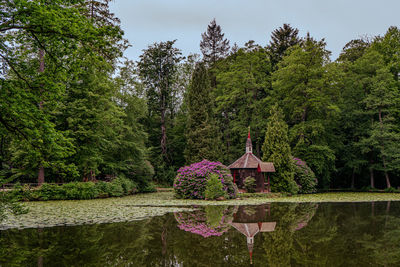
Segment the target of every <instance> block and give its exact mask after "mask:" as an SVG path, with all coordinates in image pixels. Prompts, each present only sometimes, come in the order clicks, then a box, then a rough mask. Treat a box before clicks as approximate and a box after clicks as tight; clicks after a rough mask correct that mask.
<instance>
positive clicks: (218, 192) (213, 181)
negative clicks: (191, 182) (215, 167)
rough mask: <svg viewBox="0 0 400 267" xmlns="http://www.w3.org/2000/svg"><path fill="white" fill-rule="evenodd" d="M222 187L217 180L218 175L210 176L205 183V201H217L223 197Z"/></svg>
mask: <svg viewBox="0 0 400 267" xmlns="http://www.w3.org/2000/svg"><path fill="white" fill-rule="evenodd" d="M223 188H224V186H223V184H222V182H221V180H220V179H219V177H218V175H216V174H211V175H210V178H209V179H208V181H207V185H206V190H205V197H206V198H207V199H217V198H219V197H223V196H225V191H224V189H223Z"/></svg>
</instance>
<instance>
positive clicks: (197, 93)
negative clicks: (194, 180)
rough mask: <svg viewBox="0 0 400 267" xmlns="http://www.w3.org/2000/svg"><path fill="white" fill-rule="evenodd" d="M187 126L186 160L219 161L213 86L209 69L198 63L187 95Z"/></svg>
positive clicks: (188, 161)
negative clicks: (212, 94) (212, 95)
mask: <svg viewBox="0 0 400 267" xmlns="http://www.w3.org/2000/svg"><path fill="white" fill-rule="evenodd" d="M187 109H188V113H187V124H186V131H185V135H186V140H187V146H186V150H185V159H186V162H187V163H194V162H199V161H202V160H203V159H208V160H210V161H216V160H217V159H218V154H219V151H218V148H217V142H216V140H217V139H218V136H217V132H216V128H215V123H214V119H213V118H214V116H213V113H212V112H213V101H212V98H211V85H210V79H209V76H208V71H207V68H206V67H205V64H204V63H198V64H197V65H196V69H195V71H194V73H193V78H192V81H191V84H190V86H189V90H188V93H187Z"/></svg>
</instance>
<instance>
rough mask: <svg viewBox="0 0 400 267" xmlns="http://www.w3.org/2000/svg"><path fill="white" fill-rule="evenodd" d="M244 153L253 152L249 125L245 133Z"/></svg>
mask: <svg viewBox="0 0 400 267" xmlns="http://www.w3.org/2000/svg"><path fill="white" fill-rule="evenodd" d="M246 153H253V146H252V144H251V138H250V126H249V133H248V134H247V141H246Z"/></svg>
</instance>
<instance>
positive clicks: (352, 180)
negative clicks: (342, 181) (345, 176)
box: [351, 167, 356, 189]
mask: <svg viewBox="0 0 400 267" xmlns="http://www.w3.org/2000/svg"><path fill="white" fill-rule="evenodd" d="M355 173H356V168H355V167H353V173H352V175H351V189H354V180H355Z"/></svg>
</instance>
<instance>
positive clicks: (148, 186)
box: [140, 183, 157, 193]
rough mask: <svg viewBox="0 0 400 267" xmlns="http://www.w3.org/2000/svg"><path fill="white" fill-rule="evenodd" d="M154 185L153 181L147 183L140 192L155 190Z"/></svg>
mask: <svg viewBox="0 0 400 267" xmlns="http://www.w3.org/2000/svg"><path fill="white" fill-rule="evenodd" d="M156 191H157V189H156V185H155V184H154V183H148V184H147V185H146V186H145V187H143V188H142V189H141V190H140V192H141V193H152V192H156Z"/></svg>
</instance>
